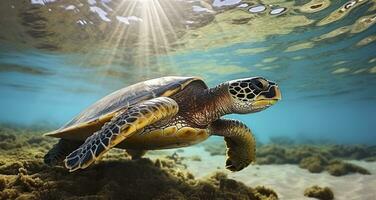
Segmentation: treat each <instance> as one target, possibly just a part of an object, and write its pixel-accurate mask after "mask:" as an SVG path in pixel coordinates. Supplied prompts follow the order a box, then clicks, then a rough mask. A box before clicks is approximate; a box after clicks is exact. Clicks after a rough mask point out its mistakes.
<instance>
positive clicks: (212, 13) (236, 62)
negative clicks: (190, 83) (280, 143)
mask: <svg viewBox="0 0 376 200" xmlns="http://www.w3.org/2000/svg"><path fill="white" fill-rule="evenodd" d="M90 2H91V1H89V2H86V1H83V2H82V3H81V4H82V5H76V4H77V3H74V2H71V1H56V2H54V1H31V2H29V1H15V2H13V1H2V3H1V9H2V12H1V13H2V15H3V17H2V19H1V21H0V22H1V26H2V27H4V28H2V30H1V37H0V39H1V47H0V63H1V73H0V76H1V79H0V80H1V84H0V87H1V99H0V101H1V102H0V106H1V107H0V109H1V112H2V115H1V116H0V121H1V122H4V123H14V124H21V125H33V124H38V123H47V124H49V125H52V126H54V127H59V126H61V125H63V124H64V123H65V122H67V121H68V120H70V119H71V118H73V117H74V116H75V115H76V114H78V113H79V112H80V111H81V110H83V109H84V108H86V107H87V106H89V105H90V104H92V103H93V102H95V101H96V100H98V99H99V98H101V97H103V96H105V95H106V94H108V93H111V92H112V91H114V90H116V89H120V88H123V87H126V86H127V85H130V84H133V83H137V82H140V81H144V80H147V79H151V78H156V77H161V76H167V75H180V76H200V77H202V78H204V80H205V81H206V83H207V84H208V85H209V86H215V85H216V84H219V83H222V82H225V81H228V80H232V79H237V78H244V77H252V76H263V77H266V78H267V79H269V80H273V81H275V82H277V83H278V84H279V86H280V88H281V90H282V94H283V100H282V101H280V102H279V103H278V104H277V105H276V106H273V107H272V108H270V109H268V110H266V111H263V112H260V113H256V114H252V115H244V116H240V115H239V116H231V117H233V118H237V119H241V120H243V121H245V122H246V123H247V124H248V125H249V126H250V127H251V128H252V129H253V131H254V132H255V134H256V135H257V137H259V138H260V140H262V141H264V142H267V141H268V138H269V137H273V136H289V137H293V138H308V139H318V138H319V139H327V140H330V141H333V142H338V143H368V144H370V143H374V142H375V139H374V136H373V134H374V130H375V127H374V123H373V122H374V120H375V119H376V106H375V102H376V101H375V98H376V90H375V87H374V86H375V84H376V79H375V73H376V68H375V67H376V66H375V63H376V60H375V59H376V53H375V52H376V51H375V49H376V48H375V47H376V46H375V42H374V39H375V32H376V28H375V27H374V26H373V24H374V23H375V20H376V19H375V10H374V9H375V3H374V1H351V2H354V3H353V4H354V5H352V4H351V5H352V6H349V5H347V3H348V2H347V1H296V2H280V1H276V2H275V1H265V2H264V4H265V5H272V6H268V8H267V10H266V11H263V12H260V13H252V12H250V11H248V10H249V9H250V7H252V5H253V4H255V5H258V4H259V3H256V2H252V1H251V2H248V3H247V2H240V1H228V2H227V3H228V4H229V5H227V6H226V4H225V2H226V1H223V2H222V1H215V2H216V3H218V4H219V5H217V6H215V5H216V4H212V5H210V1H209V2H201V3H200V2H199V1H197V2H196V1H194V2H190V3H187V2H181V3H179V1H177V2H175V1H173V3H171V4H173V5H171V6H175V4H182V5H181V6H185V8H184V9H181V8H180V7H177V8H179V9H181V10H182V11H180V12H181V16H179V13H175V11H176V10H175V11H174V10H173V9H172V8H170V7H169V6H168V5H165V4H167V2H164V1H161V2H159V1H158V2H154V1H152V3H149V4H148V3H146V2H142V1H141V5H137V6H140V7H141V6H145V7H144V10H142V8H138V9H136V8H134V9H129V7H130V6H129V5H128V4H130V5H132V2H135V1H130V2H129V3H126V2H124V3H123V4H124V5H118V4H119V2H116V1H115V2H113V1H102V2H101V1H99V2H95V1H92V2H91V3H90ZM136 2H137V1H136ZM139 3H140V2H139ZM142 3H145V4H146V5H142ZM242 3H243V4H242ZM245 3H247V5H248V6H247V5H246V4H245ZM186 4H187V5H186ZM222 4H223V5H222ZM264 4H260V5H264ZM203 5H206V7H205V6H203ZM346 5H347V6H348V7H349V8H347V9H346V8H345V6H346ZM111 6H112V7H116V6H118V7H116V8H119V9H118V10H114V9H113V8H112V7H111ZM121 6H123V7H124V8H121ZM137 6H134V7H137ZM88 7H89V8H88ZM207 7H210V8H207ZM316 7H317V8H316ZM94 8H98V10H100V11H94V10H93V9H94ZM199 8H200V9H201V10H200V9H199ZM275 8H286V9H287V10H286V11H284V12H283V13H281V14H280V15H271V14H270V13H269V12H271V10H272V9H275ZM88 9H89V10H88ZM122 9H123V10H122ZM169 9H172V10H169ZM190 9H192V10H190ZM195 9H196V10H195ZM247 9H248V10H247ZM256 10H257V9H256ZM148 11H150V13H146V14H145V13H144V12H148ZM178 11H179V10H178ZM277 11H278V10H277ZM102 12H103V13H106V16H107V17H103V15H104V14H101V13H102ZM158 12H160V13H158ZM169 12H171V13H172V14H169ZM137 14H138V17H137V16H136V15H137ZM128 15H129V16H133V18H132V17H131V18H130V19H129V20H128V19H126V22H127V23H123V22H122V21H121V19H122V18H121V17H123V18H124V16H125V17H127V16H128ZM143 15H145V16H144V17H145V19H141V18H140V16H143ZM170 15H171V16H170ZM174 15H177V16H174ZM110 16H111V17H110ZM167 17H170V18H167ZM173 17H176V19H175V18H173ZM180 18H181V19H180ZM124 19H125V18H124ZM190 19H195V20H196V21H193V20H190ZM79 20H86V21H88V22H87V23H85V24H82V23H80V21H79ZM179 20H180V21H179ZM183 20H185V21H183ZM128 21H129V22H128ZM187 21H188V22H187ZM202 21H205V22H202ZM178 22H180V23H185V24H183V25H184V27H178V25H176V23H178ZM142 23H144V24H146V25H140V24H142ZM165 24H166V25H165ZM190 24H195V25H192V26H191V25H190ZM183 25H181V26H183ZM132 26H134V27H135V28H134V27H132ZM5 27H7V28H5ZM137 28H138V29H139V30H140V33H134V32H135V31H137ZM113 29H116V30H113ZM143 29H145V31H146V32H147V33H142V32H141V31H142V30H143ZM171 32H172V33H171ZM174 32H176V33H174ZM181 32H184V33H181ZM134 34H140V35H139V37H137V35H136V36H134ZM142 34H144V35H142ZM172 34H175V35H174V36H172ZM98 35H99V36H98ZM150 35H151V36H150ZM180 35H181V36H180ZM133 37H135V38H133ZM174 37H176V38H174ZM98 38H99V39H98ZM172 38H173V39H172ZM131 39H134V41H132V40H131ZM29 40H30V41H29ZM93 40H94V41H93ZM95 40H98V42H96V41H95ZM161 40H162V41H161ZM169 40H174V41H169ZM75 42H77V44H75ZM102 42H103V43H104V44H103V45H102V46H101V44H99V43H102Z"/></svg>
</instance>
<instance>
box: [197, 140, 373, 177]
mask: <svg viewBox="0 0 376 200" xmlns="http://www.w3.org/2000/svg"><path fill="white" fill-rule="evenodd" d="M274 140H277V141H279V139H278V138H277V139H274ZM275 143H278V142H275ZM283 143H286V144H285V145H280V144H266V145H262V146H260V147H257V148H256V163H257V164H260V165H265V164H298V165H299V167H300V168H303V169H307V170H308V171H309V172H312V173H320V172H322V171H325V170H326V171H328V172H329V173H330V174H331V175H333V176H342V175H346V174H349V173H360V174H369V172H368V171H367V170H366V169H364V168H362V167H359V166H356V165H354V164H350V163H346V162H341V163H337V162H338V160H346V159H356V160H365V161H368V162H372V161H373V160H375V158H376V156H375V155H376V147H374V146H366V145H329V144H326V145H293V144H291V143H290V142H283ZM204 147H205V150H206V151H208V152H210V154H211V155H225V150H226V147H225V145H224V144H221V143H220V144H214V143H204ZM336 163H337V164H336Z"/></svg>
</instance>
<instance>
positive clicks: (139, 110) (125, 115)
mask: <svg viewBox="0 0 376 200" xmlns="http://www.w3.org/2000/svg"><path fill="white" fill-rule="evenodd" d="M178 110H179V107H178V105H177V103H176V102H175V101H174V100H173V99H171V98H168V97H158V98H155V99H151V100H148V101H145V102H142V103H140V104H138V105H136V106H133V107H131V108H130V109H129V110H126V111H123V112H120V113H119V114H117V116H115V117H114V118H113V119H112V120H111V121H110V122H108V123H106V124H105V125H104V126H103V127H102V129H101V130H99V131H98V132H95V133H94V134H93V135H92V136H90V137H88V138H87V139H86V141H85V142H84V144H82V145H81V146H80V147H79V148H78V149H77V150H75V151H73V152H72V153H71V154H69V155H68V156H67V157H66V159H65V160H64V163H65V167H66V168H68V169H69V171H75V170H77V169H80V168H81V169H84V168H86V167H88V166H89V165H90V164H91V163H93V162H94V161H95V160H96V159H98V158H100V157H101V156H102V155H103V154H104V153H106V152H107V151H108V150H109V149H110V148H112V147H114V146H115V145H117V144H119V143H120V142H121V141H123V140H124V139H126V138H128V137H130V136H132V135H133V134H135V133H137V132H140V131H142V130H143V129H144V127H146V126H147V125H149V124H153V123H155V122H157V121H160V120H162V119H167V118H170V117H172V116H175V115H176V113H177V112H178Z"/></svg>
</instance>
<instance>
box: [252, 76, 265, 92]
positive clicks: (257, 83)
mask: <svg viewBox="0 0 376 200" xmlns="http://www.w3.org/2000/svg"><path fill="white" fill-rule="evenodd" d="M252 84H253V85H254V86H256V87H257V88H258V89H260V90H265V89H266V88H267V87H268V82H267V81H266V80H264V79H262V78H255V79H253V80H252Z"/></svg>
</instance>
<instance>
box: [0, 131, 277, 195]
mask: <svg viewBox="0 0 376 200" xmlns="http://www.w3.org/2000/svg"><path fill="white" fill-rule="evenodd" d="M0 141H1V142H0V199H254V200H263V199H268V200H273V199H278V196H277V194H276V192H274V191H273V190H272V189H269V188H266V187H264V186H256V187H248V186H246V185H244V184H243V183H241V182H238V181H236V180H233V179H229V178H228V177H227V175H226V174H225V173H222V172H214V173H213V174H212V175H210V176H208V177H206V178H200V179H195V177H194V176H193V175H192V174H191V173H190V172H188V170H187V169H186V167H185V166H184V165H183V164H182V163H181V162H179V161H180V159H179V158H177V157H176V155H170V156H161V157H160V158H157V159H155V160H150V159H147V158H144V159H140V160H135V161H132V160H130V159H127V156H126V155H125V152H124V151H123V150H116V149H115V150H113V151H111V152H110V153H109V154H108V155H106V156H105V157H104V158H103V161H101V162H99V163H98V164H96V165H94V166H93V167H90V168H88V169H86V170H82V171H79V172H75V173H69V172H68V171H67V170H66V169H64V168H63V167H53V168H51V167H48V166H46V165H45V164H43V155H44V154H45V153H46V152H47V150H48V149H49V148H50V147H51V146H52V144H53V143H54V142H55V140H53V139H48V138H45V137H42V136H41V131H32V130H17V129H11V128H0ZM195 159H197V158H195Z"/></svg>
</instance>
